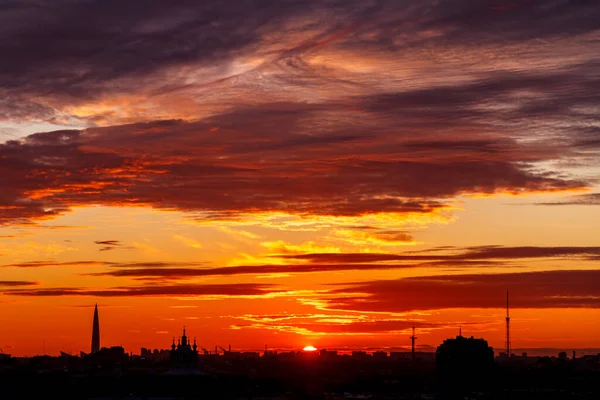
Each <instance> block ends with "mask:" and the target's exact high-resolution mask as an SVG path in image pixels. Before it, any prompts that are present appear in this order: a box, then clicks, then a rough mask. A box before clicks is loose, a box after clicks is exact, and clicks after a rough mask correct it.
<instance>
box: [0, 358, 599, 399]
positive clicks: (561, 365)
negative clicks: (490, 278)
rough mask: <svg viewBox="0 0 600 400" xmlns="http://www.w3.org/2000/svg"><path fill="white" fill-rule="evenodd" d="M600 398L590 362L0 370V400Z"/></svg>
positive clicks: (258, 361)
mask: <svg viewBox="0 0 600 400" xmlns="http://www.w3.org/2000/svg"><path fill="white" fill-rule="evenodd" d="M159 398H162V399H186V400H192V399H209V400H212V399H215V400H217V399H255V400H257V399H444V398H461V399H464V398H468V399H528V400H529V399H600V368H599V367H598V363H597V362H596V363H594V362H589V363H584V364H581V363H575V362H567V361H564V362H563V361H557V360H543V359H542V360H541V361H539V360H538V361H536V362H530V363H515V362H512V363H511V362H505V363H498V362H496V363H495V364H494V367H493V370H492V371H489V372H486V373H485V374H483V375H481V376H468V375H465V374H462V373H461V371H453V372H452V376H440V374H439V373H436V368H435V363H434V362H432V361H417V362H415V363H412V362H410V361H391V360H383V361H379V360H356V359H351V358H341V357H338V358H336V359H331V360H325V359H319V358H316V357H315V358H301V357H299V358H294V359H287V360H282V359H276V358H274V359H268V358H264V357H262V358H255V359H250V360H201V361H200V362H199V363H198V366H197V368H196V369H195V370H193V371H173V370H171V369H170V368H169V366H168V365H166V364H160V363H148V362H140V361H137V362H132V361H131V362H124V363H119V364H114V365H110V366H103V367H100V366H90V365H83V364H81V363H80V362H72V361H71V362H68V363H66V364H64V363H63V365H61V364H60V363H53V362H48V360H46V361H44V360H41V361H40V362H28V363H15V362H13V363H11V364H5V365H1V366H0V399H1V400H7V399H11V400H12V399H65V400H66V399H98V400H99V399H159Z"/></svg>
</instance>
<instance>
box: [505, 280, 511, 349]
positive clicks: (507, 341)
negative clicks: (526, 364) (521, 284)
mask: <svg viewBox="0 0 600 400" xmlns="http://www.w3.org/2000/svg"><path fill="white" fill-rule="evenodd" d="M506 356H507V357H509V358H510V308H509V305H508V290H507V291H506Z"/></svg>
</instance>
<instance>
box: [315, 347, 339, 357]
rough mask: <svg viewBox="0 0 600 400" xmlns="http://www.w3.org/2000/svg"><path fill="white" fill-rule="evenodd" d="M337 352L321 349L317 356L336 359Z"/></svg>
mask: <svg viewBox="0 0 600 400" xmlns="http://www.w3.org/2000/svg"><path fill="white" fill-rule="evenodd" d="M337 355H338V352H337V351H336V350H327V349H321V350H320V351H319V356H321V357H323V358H335V357H337Z"/></svg>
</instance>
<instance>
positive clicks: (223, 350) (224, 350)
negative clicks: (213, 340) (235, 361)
mask: <svg viewBox="0 0 600 400" xmlns="http://www.w3.org/2000/svg"><path fill="white" fill-rule="evenodd" d="M219 348H220V349H221V351H222V352H223V354H227V353H229V351H231V348H230V350H229V351H228V350H227V349H225V348H223V347H221V346H219Z"/></svg>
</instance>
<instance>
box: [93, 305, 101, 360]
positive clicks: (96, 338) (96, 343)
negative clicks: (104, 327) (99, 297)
mask: <svg viewBox="0 0 600 400" xmlns="http://www.w3.org/2000/svg"><path fill="white" fill-rule="evenodd" d="M98 351H100V321H99V320H98V304H96V307H95V308H94V325H93V327H92V353H96V352H98Z"/></svg>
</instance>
